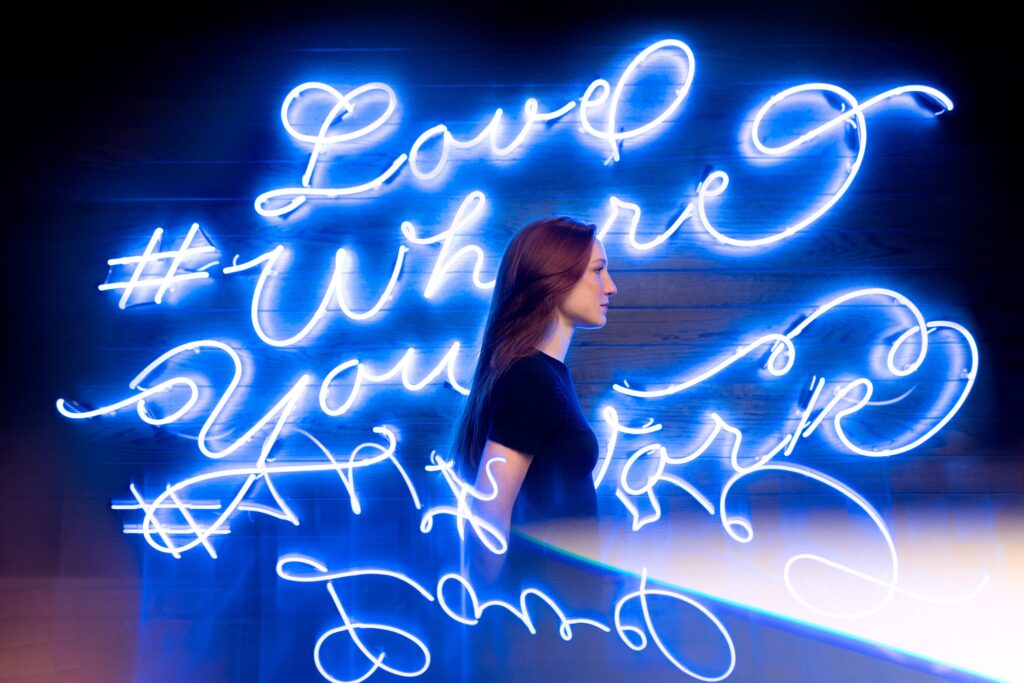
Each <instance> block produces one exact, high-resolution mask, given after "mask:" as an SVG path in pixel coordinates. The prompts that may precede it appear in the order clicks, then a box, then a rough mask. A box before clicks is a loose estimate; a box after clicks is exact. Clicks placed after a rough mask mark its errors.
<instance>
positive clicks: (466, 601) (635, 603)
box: [277, 555, 736, 683]
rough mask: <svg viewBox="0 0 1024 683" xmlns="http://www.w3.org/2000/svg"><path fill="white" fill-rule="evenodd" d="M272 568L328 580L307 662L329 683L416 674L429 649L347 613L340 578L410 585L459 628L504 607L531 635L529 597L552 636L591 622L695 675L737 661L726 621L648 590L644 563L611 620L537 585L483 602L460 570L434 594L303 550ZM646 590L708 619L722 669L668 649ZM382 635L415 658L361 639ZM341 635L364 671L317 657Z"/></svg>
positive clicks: (401, 577) (397, 575)
mask: <svg viewBox="0 0 1024 683" xmlns="http://www.w3.org/2000/svg"><path fill="white" fill-rule="evenodd" d="M277 574H278V576H280V577H281V578H282V579H285V580H287V581H293V582H296V583H325V584H327V586H326V587H327V592H328V594H329V595H330V596H331V601H332V602H333V603H334V607H335V608H336V609H337V610H338V616H339V617H340V618H341V625H340V626H335V627H334V628H331V629H328V630H327V631H325V632H323V633H322V634H321V635H320V637H319V638H318V639H317V641H316V645H315V646H314V648H313V661H314V663H315V664H316V668H317V671H319V672H320V674H321V675H322V676H323V677H324V678H326V679H327V680H329V681H332V682H334V683H360V682H361V681H365V680H366V679H368V678H369V677H371V676H372V675H373V674H375V673H376V672H378V671H384V672H387V673H390V674H394V675H396V676H403V677H415V676H420V675H422V674H423V673H425V672H426V671H427V669H428V668H430V660H431V653H430V648H429V646H428V645H427V643H426V642H424V640H423V638H421V637H420V636H418V635H416V634H414V633H412V632H410V631H408V630H405V629H403V628H400V627H399V626H396V625H392V624H381V623H370V622H364V621H360V620H359V619H358V618H356V617H354V616H353V615H351V614H349V612H348V610H347V609H346V608H345V603H344V601H343V600H342V599H341V598H340V596H339V594H338V589H337V588H336V587H335V584H336V583H338V584H341V583H343V582H359V583H360V584H362V583H365V582H367V581H372V580H380V581H386V582H391V583H394V582H397V583H398V584H404V585H405V586H406V587H408V588H409V589H410V595H412V594H413V593H415V594H418V595H419V596H420V597H422V598H423V599H424V600H426V601H428V602H431V603H436V604H437V605H438V607H440V608H441V611H443V612H444V613H445V615H446V616H448V617H449V618H450V619H452V620H453V621H456V622H458V623H460V624H463V625H465V626H475V625H476V624H478V623H479V621H480V618H481V617H482V616H483V614H484V613H485V612H486V611H487V610H490V609H497V610H498V611H501V610H504V611H506V612H508V614H509V615H511V616H513V617H515V618H516V619H518V620H519V621H520V622H522V624H523V626H524V627H525V628H526V629H527V630H528V631H529V632H530V634H532V635H537V627H536V625H535V622H534V617H533V615H532V613H531V611H530V607H529V605H528V602H527V601H528V600H529V599H533V600H534V601H535V602H536V603H540V604H544V605H546V606H547V608H548V609H550V610H551V612H553V613H554V615H555V617H556V618H557V620H558V634H559V636H561V638H562V639H563V640H566V641H568V640H572V637H573V628H574V627H577V626H586V627H589V628H596V629H598V630H600V631H603V632H605V633H609V632H611V630H612V629H613V628H614V630H615V633H616V635H617V636H618V637H619V639H620V640H621V641H622V642H623V643H624V644H625V645H626V646H627V647H629V648H630V649H631V650H634V651H637V652H639V651H641V650H644V649H646V648H647V647H648V646H649V644H651V643H653V644H654V646H655V647H657V649H658V650H659V651H660V652H661V654H662V655H663V656H664V657H665V659H667V660H668V661H669V662H670V663H671V664H672V665H673V666H674V667H675V668H676V669H678V670H679V671H680V672H682V673H684V674H687V675H689V676H692V677H693V678H696V679H698V680H701V681H720V680H723V679H725V678H727V677H728V676H729V675H730V674H731V673H732V671H733V669H734V668H735V666H736V649H735V647H734V645H733V642H732V637H731V636H730V634H729V631H728V630H727V629H726V628H725V625H724V624H722V622H721V621H720V620H719V619H718V618H717V617H716V616H715V615H714V614H712V613H711V612H710V611H709V610H708V609H707V608H706V607H705V606H704V605H702V604H700V603H699V602H697V601H696V600H694V599H693V598H690V597H688V596H685V595H682V594H681V593H676V592H673V591H668V590H663V589H659V588H650V587H649V586H648V585H647V583H648V582H647V570H646V569H644V570H643V572H642V574H641V577H640V586H639V588H638V589H637V590H635V591H633V592H631V593H628V594H627V595H624V596H622V597H621V598H620V599H619V600H618V602H617V603H616V604H615V608H614V613H613V614H614V616H613V622H612V624H611V625H608V624H606V623H603V622H600V621H597V620H595V619H587V618H582V617H570V616H568V615H567V614H566V612H565V610H564V609H563V608H562V607H561V606H560V605H559V604H558V603H557V602H556V601H555V600H554V599H553V598H552V597H551V596H550V595H548V594H547V593H545V592H544V591H542V590H540V589H537V588H527V589H524V590H523V591H521V593H520V594H519V604H518V605H514V604H512V603H508V602H505V601H503V600H488V601H483V602H482V601H481V600H480V598H479V597H478V596H477V593H476V590H475V589H474V588H473V585H472V584H471V583H470V582H469V581H468V580H467V579H466V578H465V577H463V576H461V575H459V574H445V575H444V576H442V577H441V578H439V579H438V581H437V584H436V586H435V587H434V590H433V592H431V591H428V590H427V589H426V588H425V587H424V586H423V585H422V584H420V583H419V582H418V581H416V580H415V579H413V578H412V577H410V576H409V575H407V574H403V573H401V572H395V571H390V570H382V569H350V570H341V571H338V570H330V569H328V568H327V566H326V565H324V564H323V563H322V562H320V561H318V560H316V559H313V558H311V557H307V556H302V555H286V556H284V557H282V558H281V559H280V560H279V561H278V563H277ZM650 596H659V597H662V598H667V599H670V600H673V601H675V602H676V603H678V604H679V605H680V606H688V607H691V608H693V609H694V610H696V611H697V612H698V613H700V614H701V615H702V616H703V617H704V618H705V619H707V621H708V622H709V623H710V624H711V625H712V626H713V627H714V628H715V630H716V631H717V632H718V634H719V635H720V636H721V642H722V643H723V644H724V645H725V648H726V649H728V652H729V654H728V662H727V663H726V664H725V665H724V666H723V667H722V671H721V672H715V673H712V674H705V673H701V672H699V671H695V670H694V669H693V668H691V667H690V666H688V665H687V664H686V663H684V662H683V661H682V659H681V657H680V655H679V653H678V652H675V651H673V650H672V649H670V648H669V646H668V645H667V644H666V643H665V641H664V639H663V638H662V636H661V635H660V634H659V631H658V629H657V627H656V625H655V621H654V618H653V616H652V611H651V608H650V605H649V603H648V598H649V597H650ZM460 605H461V606H462V608H461V609H460V608H459V606H460ZM636 607H639V612H640V617H641V618H640V620H637V619H636V614H635V613H636V611H637V610H636ZM636 621H640V623H641V624H642V625H635V623H629V622H636ZM384 633H387V634H392V635H394V636H396V637H398V638H399V642H402V641H404V642H406V643H409V644H411V645H412V646H413V647H414V648H415V651H418V654H419V658H418V659H417V660H416V661H413V662H406V661H402V660H399V661H395V657H393V656H392V655H391V654H390V653H389V652H388V650H386V649H384V648H383V646H381V645H370V644H369V643H367V642H366V641H365V640H364V638H363V635H364V634H365V635H367V636H370V635H374V634H376V635H377V636H380V635H381V634H384ZM342 636H344V637H345V638H346V639H347V642H348V643H350V644H351V645H352V647H354V648H355V650H356V651H357V652H354V653H353V657H352V658H350V661H355V662H356V663H357V664H360V665H363V666H365V668H364V669H362V670H359V671H353V672H351V673H349V672H345V673H343V674H342V673H338V672H337V671H335V670H333V669H330V668H328V667H327V666H325V664H324V657H323V655H322V652H323V649H324V647H325V646H327V645H328V644H332V641H334V640H335V639H336V638H338V637H342ZM380 642H381V640H380V639H379V638H375V639H374V643H380ZM403 651H408V648H404V650H403ZM353 666H354V665H353Z"/></svg>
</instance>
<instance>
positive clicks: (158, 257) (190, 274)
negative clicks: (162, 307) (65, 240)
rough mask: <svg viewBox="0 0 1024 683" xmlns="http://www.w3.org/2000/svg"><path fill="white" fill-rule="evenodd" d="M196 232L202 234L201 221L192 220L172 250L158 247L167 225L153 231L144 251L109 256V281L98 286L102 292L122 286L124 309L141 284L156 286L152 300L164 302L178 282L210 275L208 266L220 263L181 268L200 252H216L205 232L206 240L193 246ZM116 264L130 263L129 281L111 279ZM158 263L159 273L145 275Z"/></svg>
mask: <svg viewBox="0 0 1024 683" xmlns="http://www.w3.org/2000/svg"><path fill="white" fill-rule="evenodd" d="M197 234H198V235H202V233H201V232H200V230H199V224H198V223H193V224H192V227H191V228H189V231H188V233H187V234H186V235H185V238H184V239H183V240H182V241H181V246H179V247H178V248H177V249H171V250H170V251H157V249H159V248H160V244H161V242H163V235H164V229H163V228H157V229H156V230H154V231H153V235H152V237H150V238H149V243H148V244H147V245H146V248H145V250H143V252H142V254H141V255H139V256H122V257H120V258H112V259H108V260H107V265H108V266H110V272H109V273H108V274H107V282H104V283H103V284H101V285H100V286H99V290H100V291H101V292H105V291H108V290H112V289H120V290H123V291H122V293H121V299H120V301H118V304H117V305H118V308H121V309H124V308H125V306H127V305H128V302H129V301H131V299H132V295H133V294H134V293H135V291H136V290H138V289H140V288H145V289H152V288H154V287H155V288H156V294H154V295H153V299H152V301H153V303H157V304H159V303H162V302H163V298H164V294H166V293H167V292H168V291H169V290H173V289H174V286H175V285H177V284H180V283H182V282H187V281H189V280H201V279H204V278H208V277H210V274H209V273H208V272H206V270H205V269H207V268H210V267H212V266H215V265H217V261H212V262H207V263H205V264H204V265H203V266H201V267H199V268H197V269H195V270H191V271H186V272H179V271H180V270H181V269H183V268H185V267H186V266H187V264H188V263H189V262H191V261H193V260H194V259H195V258H196V257H197V256H200V255H205V254H215V253H217V249H216V248H214V246H213V245H212V244H210V241H209V240H208V239H206V236H205V235H202V239H203V241H204V242H205V243H206V244H204V245H202V246H192V240H193V239H195V237H196V235H197ZM168 261H169V263H168ZM116 266H121V267H125V268H127V267H131V276H129V278H128V280H127V281H111V279H112V277H113V274H114V268H115V267H116ZM155 267H159V268H161V269H162V270H161V272H160V274H159V275H156V274H150V275H146V271H147V270H150V271H153V270H154V269H155Z"/></svg>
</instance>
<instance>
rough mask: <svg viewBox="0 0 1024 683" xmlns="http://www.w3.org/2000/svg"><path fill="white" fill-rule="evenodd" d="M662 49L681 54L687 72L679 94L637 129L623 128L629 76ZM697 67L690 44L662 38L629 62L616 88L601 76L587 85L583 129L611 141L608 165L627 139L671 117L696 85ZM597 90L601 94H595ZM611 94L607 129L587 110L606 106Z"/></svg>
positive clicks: (616, 156)
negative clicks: (622, 107) (621, 121)
mask: <svg viewBox="0 0 1024 683" xmlns="http://www.w3.org/2000/svg"><path fill="white" fill-rule="evenodd" d="M659 51H665V52H675V51H678V52H681V53H682V56H683V60H682V62H683V63H682V65H681V66H685V70H686V75H685V77H683V84H682V85H681V86H680V87H678V88H677V89H676V93H675V94H676V96H675V99H674V100H673V101H672V103H671V104H669V105H668V106H667V107H666V108H665V110H664V111H662V112H661V113H660V114H658V116H656V117H655V118H654V119H652V120H651V121H648V122H647V123H645V124H643V125H641V126H637V127H636V128H632V129H630V130H621V127H620V125H619V121H618V119H617V114H618V109H619V104H620V100H621V99H622V90H623V88H625V87H626V85H627V84H628V83H629V82H630V78H631V77H632V76H633V75H634V72H636V71H637V70H638V69H639V68H640V66H641V65H642V64H643V63H644V62H645V61H647V60H648V59H650V58H651V57H652V56H653V55H654V54H655V53H657V52H659ZM695 70H696V60H695V59H694V56H693V51H692V50H691V49H690V46H689V45H687V44H686V43H684V42H683V41H681V40H673V39H668V40H661V41H658V42H657V43H654V44H653V45H649V46H648V47H647V48H645V49H644V50H643V51H642V52H641V53H640V54H638V55H637V56H636V57H634V58H633V61H631V62H630V63H629V65H628V66H627V67H626V69H625V70H624V71H623V72H622V75H621V76H619V80H618V81H617V82H616V83H615V88H614V90H613V89H612V87H611V85H610V84H609V83H608V81H606V80H604V79H602V78H599V79H597V80H595V81H593V82H592V83H591V84H590V85H589V86H587V89H586V91H585V92H584V93H583V97H582V98H580V124H581V125H582V127H583V130H584V131H586V132H587V133H589V134H590V135H593V136H594V137H596V138H598V139H600V140H604V141H605V142H606V143H607V144H608V148H609V150H610V152H611V156H609V157H608V159H606V160H605V164H606V165H607V164H610V163H612V162H615V161H618V160H619V154H620V147H621V144H622V141H623V140H628V139H629V138H634V137H637V136H638V135H643V134H644V133H647V132H649V131H651V130H653V129H654V128H656V127H657V126H659V125H661V124H662V123H664V122H665V120H666V119H668V117H669V116H671V115H672V114H673V113H675V111H676V109H678V108H679V106H680V105H681V104H682V103H683V100H685V99H686V95H687V94H688V93H689V91H690V86H691V85H692V84H693V76H694V72H695ZM594 93H598V94H597V95H596V97H595V94H594ZM609 93H611V101H610V102H609V104H608V112H607V114H606V119H605V125H604V129H603V130H599V129H598V128H596V127H595V126H594V125H593V124H592V123H591V122H590V116H589V114H588V110H589V109H592V108H597V107H600V106H602V105H604V104H605V102H606V101H607V100H608V99H609Z"/></svg>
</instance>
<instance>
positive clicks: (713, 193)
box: [697, 83, 953, 247]
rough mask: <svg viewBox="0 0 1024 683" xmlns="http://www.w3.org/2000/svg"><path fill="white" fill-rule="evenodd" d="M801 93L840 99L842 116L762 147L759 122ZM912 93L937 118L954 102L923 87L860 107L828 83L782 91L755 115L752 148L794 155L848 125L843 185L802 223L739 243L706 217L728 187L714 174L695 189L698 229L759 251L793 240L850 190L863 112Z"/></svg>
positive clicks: (860, 155) (862, 139)
mask: <svg viewBox="0 0 1024 683" xmlns="http://www.w3.org/2000/svg"><path fill="white" fill-rule="evenodd" d="M804 92H822V93H829V94H832V95H835V96H836V97H838V98H840V99H841V100H842V102H843V106H842V109H843V112H842V113H841V114H839V115H838V116H835V117H833V118H832V119H831V120H829V121H827V122H826V123H824V124H822V125H820V126H818V127H817V128H814V129H812V130H810V131H808V132H806V133H804V134H803V135H801V136H799V137H797V138H795V139H793V140H791V141H789V142H787V143H786V144H784V145H779V146H774V147H773V146H769V145H766V144H764V142H762V140H761V132H760V130H761V122H762V120H763V119H764V117H765V116H766V115H768V113H769V112H771V111H772V109H774V108H775V107H776V106H777V105H779V104H780V103H782V102H784V101H785V100H786V99H788V98H790V97H792V96H793V95H796V94H798V93H804ZM907 93H912V94H919V95H924V96H926V97H928V98H930V99H931V100H933V101H935V102H936V103H938V105H939V106H940V107H941V109H940V110H939V111H938V114H942V113H943V112H946V111H950V110H952V109H953V102H952V100H950V99H949V97H947V96H946V95H945V94H944V93H942V92H940V91H939V90H936V89H935V88H931V87H928V86H925V85H906V86H901V87H898V88H893V89H891V90H886V91H885V92H883V93H881V94H879V95H876V96H874V97H872V98H870V99H868V100H866V101H865V102H863V103H858V102H857V99H856V98H855V97H854V96H853V95H852V94H850V93H849V92H848V91H846V90H844V89H843V88H840V87H839V86H836V85H831V84H829V83H805V84H803V85H798V86H794V87H792V88H789V89H787V90H783V91H782V92H780V93H777V94H775V95H773V96H772V97H771V98H770V99H769V100H768V101H767V102H766V103H765V104H764V105H763V106H762V107H761V108H760V109H759V110H758V112H757V114H756V115H755V116H754V122H753V125H752V126H751V142H752V143H753V145H754V147H755V148H756V149H757V150H758V151H760V152H761V153H762V154H765V155H769V156H780V155H783V154H788V153H790V152H793V151H794V150H796V149H797V148H799V147H801V146H804V145H806V144H808V143H810V142H812V141H813V140H815V139H817V138H819V137H821V136H822V135H824V134H825V133H827V132H829V131H831V130H834V129H835V128H837V127H838V126H840V125H841V124H842V123H843V122H849V123H850V125H852V126H853V127H854V128H855V129H856V131H857V151H856V158H855V159H854V161H853V163H852V164H850V166H849V170H848V172H847V174H846V178H845V179H844V180H843V183H842V185H841V186H840V187H839V189H838V190H837V191H836V192H834V193H833V194H831V195H830V196H829V198H828V199H827V200H826V201H825V202H823V203H822V204H821V206H819V207H818V208H816V209H814V210H813V211H812V212H811V213H810V214H808V215H807V216H806V217H805V218H803V219H802V220H800V221H798V222H796V223H794V224H792V225H789V226H786V227H785V228H783V229H782V230H780V231H779V232H777V233H775V234H774V235H770V236H768V237H762V238H756V239H755V238H752V239H741V238H735V237H730V236H728V235H726V234H725V233H723V232H722V231H720V230H719V229H717V228H716V227H715V226H714V225H712V223H711V220H710V218H709V217H708V213H707V200H708V199H709V198H712V197H717V196H719V195H721V194H723V193H724V192H725V190H726V188H728V186H729V175H728V174H727V173H726V172H724V171H714V172H712V173H711V174H709V175H708V176H707V178H705V179H704V181H703V182H701V184H700V186H699V187H698V189H697V215H698V217H699V218H700V222H701V225H702V226H703V227H704V229H705V230H707V232H708V233H709V234H710V235H711V236H712V237H714V238H715V240H717V241H718V242H720V243H722V244H727V245H730V246H734V247H759V246H764V245H767V244H772V243H774V242H778V241H780V240H783V239H786V238H788V237H792V236H793V235H795V234H796V233H798V232H800V231H801V230H803V229H804V228H806V227H807V226H808V225H810V224H811V223H813V222H815V221H816V220H818V219H819V218H821V217H822V216H823V215H825V213H826V212H828V210H829V209H831V208H832V207H833V206H835V204H836V202H838V201H839V200H840V199H841V198H842V197H843V195H844V194H846V191H847V190H848V189H849V188H850V185H851V184H852V183H853V179H854V178H856V177H857V173H858V172H859V171H860V168H861V164H862V163H863V161H864V154H865V151H866V150H867V144H868V128H867V120H866V119H865V118H864V111H866V110H867V109H870V108H871V107H873V106H875V105H876V104H878V103H879V102H881V101H883V100H885V99H888V98H891V97H897V96H899V95H903V94H907Z"/></svg>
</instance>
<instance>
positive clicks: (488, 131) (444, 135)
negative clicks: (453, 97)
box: [408, 97, 576, 180]
mask: <svg viewBox="0 0 1024 683" xmlns="http://www.w3.org/2000/svg"><path fill="white" fill-rule="evenodd" d="M575 106H576V102H567V103H566V104H564V105H562V106H561V107H559V108H558V109H556V110H554V111H551V112H546V113H543V114H542V113H540V104H539V103H538V102H537V100H536V99H534V98H533V97H530V98H528V99H527V100H526V102H525V103H524V104H523V113H524V114H525V118H526V122H525V123H523V125H522V128H520V129H519V133H518V135H516V136H515V138H513V139H512V142H510V143H508V144H507V145H505V146H504V147H502V146H500V145H499V144H498V133H499V131H501V119H502V118H503V117H504V114H505V112H504V111H503V110H502V109H501V107H498V108H497V109H495V110H494V115H493V116H491V120H490V121H489V122H488V123H487V125H485V126H484V128H483V130H481V131H480V132H479V133H478V134H476V135H475V136H473V137H472V138H469V139H467V140H459V139H458V138H456V137H455V136H454V135H452V133H451V131H450V130H448V126H446V125H444V124H443V123H440V124H438V125H436V126H434V127H433V128H428V129H427V130H425V131H423V133H422V134H421V135H420V136H419V137H418V138H416V141H415V142H413V143H412V147H410V148H409V158H408V162H409V171H410V172H411V173H412V174H413V175H414V176H416V177H417V178H419V179H420V180H431V179H433V178H436V177H437V176H438V175H440V174H441V171H443V170H444V167H445V165H446V164H447V163H448V155H449V153H450V151H451V150H452V149H472V148H473V147H476V146H477V145H479V144H480V143H481V142H483V141H484V140H488V141H489V142H490V145H489V146H490V150H491V154H493V155H494V156H496V157H503V156H507V155H509V154H510V153H511V152H512V151H513V150H515V149H516V148H518V147H519V146H521V145H522V144H523V142H525V140H526V137H527V135H529V133H530V130H531V129H532V128H533V127H534V125H535V124H537V123H544V122H547V121H556V120H558V119H560V118H562V117H563V116H565V115H566V114H568V113H569V112H570V111H572V109H573V107H575ZM434 138H440V140H441V152H440V154H439V155H438V159H437V161H435V162H434V166H433V168H430V169H429V170H426V171H424V170H423V169H422V168H420V162H419V155H420V150H421V149H422V148H423V146H424V145H426V144H427V143H429V142H430V141H432V140H433V139H434Z"/></svg>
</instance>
